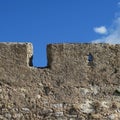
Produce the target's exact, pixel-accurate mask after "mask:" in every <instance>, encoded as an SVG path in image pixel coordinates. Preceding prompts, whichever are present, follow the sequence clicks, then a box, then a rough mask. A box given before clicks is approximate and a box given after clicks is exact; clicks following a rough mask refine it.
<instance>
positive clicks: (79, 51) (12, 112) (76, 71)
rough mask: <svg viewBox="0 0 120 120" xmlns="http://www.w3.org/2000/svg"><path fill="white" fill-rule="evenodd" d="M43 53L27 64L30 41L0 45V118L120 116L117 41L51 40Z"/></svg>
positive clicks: (95, 119)
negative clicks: (44, 62) (43, 59)
mask: <svg viewBox="0 0 120 120" xmlns="http://www.w3.org/2000/svg"><path fill="white" fill-rule="evenodd" d="M47 56H48V67H47V68H44V69H40V68H39V69H38V68H34V67H30V66H31V65H32V61H31V58H32V45H31V44H29V43H14V44H13V43H0V119H13V118H14V119H15V120H30V119H35V120H39V119H41V120H48V119H52V120H59V119H61V120H67V119H68V120H71V119H72V120H76V119H78V120H119V119H120V45H108V44H54V45H48V47H47Z"/></svg>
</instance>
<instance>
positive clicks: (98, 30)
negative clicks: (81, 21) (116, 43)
mask: <svg viewBox="0 0 120 120" xmlns="http://www.w3.org/2000/svg"><path fill="white" fill-rule="evenodd" d="M94 31H95V32H96V33H99V34H106V33H107V29H106V27H105V26H100V27H95V28H94Z"/></svg>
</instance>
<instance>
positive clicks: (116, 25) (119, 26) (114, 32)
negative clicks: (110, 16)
mask: <svg viewBox="0 0 120 120" xmlns="http://www.w3.org/2000/svg"><path fill="white" fill-rule="evenodd" d="M108 31H109V33H108V35H106V36H104V37H102V38H99V39H96V40H93V41H92V43H109V44H120V17H117V18H116V19H115V20H114V22H113V24H112V25H111V27H110V28H109V29H108Z"/></svg>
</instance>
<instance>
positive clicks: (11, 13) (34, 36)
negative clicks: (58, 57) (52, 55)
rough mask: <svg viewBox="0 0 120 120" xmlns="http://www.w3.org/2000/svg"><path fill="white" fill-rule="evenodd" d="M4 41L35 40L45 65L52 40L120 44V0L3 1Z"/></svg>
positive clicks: (0, 25)
mask: <svg viewBox="0 0 120 120" xmlns="http://www.w3.org/2000/svg"><path fill="white" fill-rule="evenodd" d="M0 42H31V43H32V44H33V46H34V56H33V57H34V60H33V63H34V66H41V67H42V66H46V65H47V59H46V45H47V44H50V43H86V42H87V43H88V42H106V43H120V0H0Z"/></svg>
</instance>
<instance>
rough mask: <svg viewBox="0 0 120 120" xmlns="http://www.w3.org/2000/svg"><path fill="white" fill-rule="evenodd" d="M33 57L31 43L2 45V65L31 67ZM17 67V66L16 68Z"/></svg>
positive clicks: (0, 58)
mask: <svg viewBox="0 0 120 120" xmlns="http://www.w3.org/2000/svg"><path fill="white" fill-rule="evenodd" d="M31 56H32V45H31V44H30V43H26V44H23V43H21V44H18V43H14V44H13V43H0V65H2V66H4V67H5V66H7V65H11V64H14V65H24V66H27V65H29V63H30V61H29V59H30V58H31ZM14 67H15V66H14Z"/></svg>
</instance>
